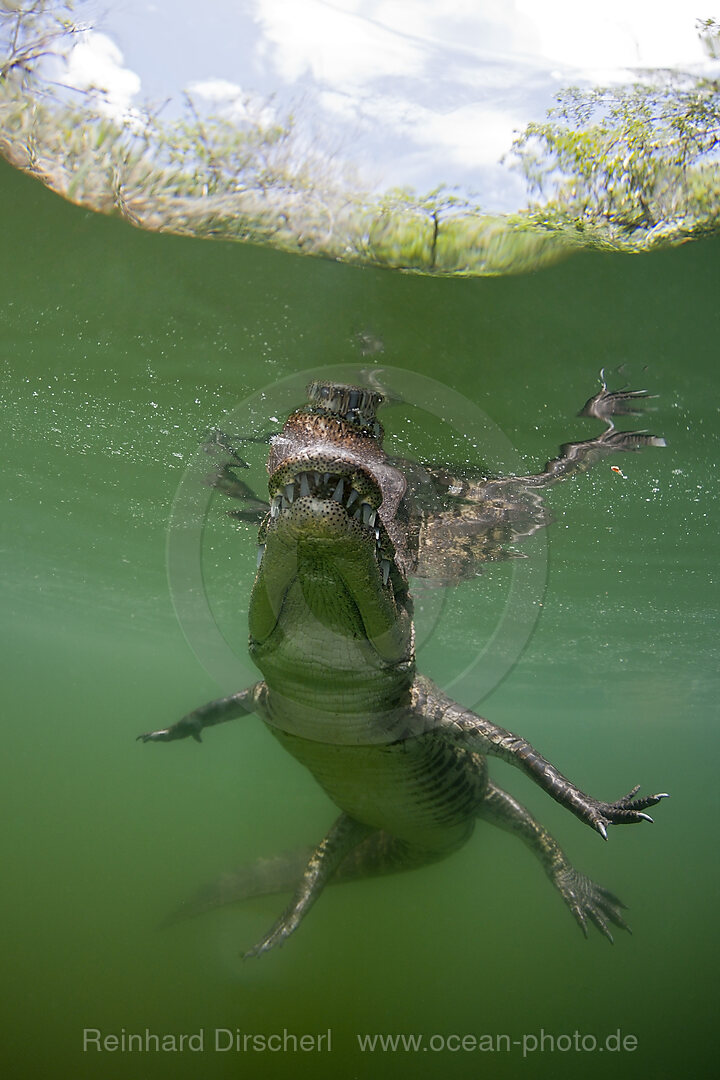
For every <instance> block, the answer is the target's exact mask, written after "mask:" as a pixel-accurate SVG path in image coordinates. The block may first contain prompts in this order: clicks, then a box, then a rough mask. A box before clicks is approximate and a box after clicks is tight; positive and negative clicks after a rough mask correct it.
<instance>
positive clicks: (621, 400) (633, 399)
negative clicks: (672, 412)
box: [578, 381, 656, 424]
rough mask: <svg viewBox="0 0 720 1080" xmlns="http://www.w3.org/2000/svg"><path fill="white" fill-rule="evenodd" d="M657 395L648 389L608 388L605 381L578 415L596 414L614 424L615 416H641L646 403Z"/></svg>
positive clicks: (599, 418) (595, 415)
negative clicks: (649, 392) (650, 392)
mask: <svg viewBox="0 0 720 1080" xmlns="http://www.w3.org/2000/svg"><path fill="white" fill-rule="evenodd" d="M655 396H656V395H655V394H648V392H647V390H608V388H607V386H606V385H605V382H604V381H603V384H602V390H600V392H599V393H597V394H595V395H594V396H593V397H591V398H590V399H589V400H588V401H586V402H585V404H584V405H583V407H582V409H581V410H580V412H579V413H578V416H594V417H595V418H596V419H597V420H604V421H605V422H606V423H609V424H612V419H611V417H613V416H640V415H641V414H642V413H643V412H644V411H645V410H644V408H643V405H644V403H645V402H646V401H648V400H652V399H653V398H654V397H655Z"/></svg>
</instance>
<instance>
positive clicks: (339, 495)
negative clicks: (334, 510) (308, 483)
mask: <svg viewBox="0 0 720 1080" xmlns="http://www.w3.org/2000/svg"><path fill="white" fill-rule="evenodd" d="M344 492H345V481H344V480H343V479H342V478H341V479H340V480H338V485H337V487H336V488H335V490H334V491H333V493H332V497H333V499H335V500H336V501H337V502H339V503H341V502H342V501H343V494H344Z"/></svg>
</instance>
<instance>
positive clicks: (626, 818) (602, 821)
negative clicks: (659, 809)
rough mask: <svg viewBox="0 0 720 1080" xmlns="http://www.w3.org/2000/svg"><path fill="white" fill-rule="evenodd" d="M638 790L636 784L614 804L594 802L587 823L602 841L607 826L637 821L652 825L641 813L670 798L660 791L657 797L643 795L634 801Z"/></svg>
mask: <svg viewBox="0 0 720 1080" xmlns="http://www.w3.org/2000/svg"><path fill="white" fill-rule="evenodd" d="M639 790H640V785H639V784H638V785H637V786H636V787H634V788H633V789H632V791H629V792H628V793H627V795H625V796H623V798H622V799H618V800H617V801H616V802H613V803H603V802H594V803H593V804H592V809H591V812H590V813H589V814H588V817H587V822H588V824H589V825H592V827H593V828H594V829H596V830H597V832H599V833H600V835H601V836H602V838H603V840H607V826H608V825H635V824H636V823H637V822H638V821H649V822H650V823H651V824H652V820H653V819H652V818H651V817H650V815H649V814H645V813H643V811H644V810H646V809H647V808H648V806H655V805H656V804H657V803H659V802H660V800H661V799H668V798H669V797H670V796H669V795H668V793H667V792H666V791H661V792H660V793H659V794H658V795H644V796H643V797H642V798H640V799H636V798H634V796H635V795H636V794H637V792H638V791H639Z"/></svg>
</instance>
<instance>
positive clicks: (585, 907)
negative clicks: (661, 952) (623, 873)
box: [553, 866, 632, 944]
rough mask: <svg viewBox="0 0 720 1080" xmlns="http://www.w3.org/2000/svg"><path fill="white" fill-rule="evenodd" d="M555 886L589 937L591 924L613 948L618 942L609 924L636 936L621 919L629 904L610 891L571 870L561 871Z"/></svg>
mask: <svg viewBox="0 0 720 1080" xmlns="http://www.w3.org/2000/svg"><path fill="white" fill-rule="evenodd" d="M553 882H554V884H555V887H556V888H557V890H558V892H559V893H560V895H561V896H562V898H563V900H564V901H565V903H566V904H567V906H568V907H569V908H570V911H571V912H572V914H573V917H574V918H575V921H576V922H577V924H578V926H579V927H580V929H581V930H582V932H583V934H584V935H585V937H587V936H588V922H590V923H592V924H593V925H594V926H596V927H597V929H598V930H599V931H600V933H601V934H602V935H603V936H604V937H606V938H607V940H608V941H609V942H610V944H614V941H615V939H614V938H613V935H612V932H611V930H610V927H609V925H608V923H613V924H614V925H615V926H618V927H620V929H621V930H627V932H628V933H629V934H631V933H632V930H631V929H630V927H629V926H628V924H627V923H626V922H625V920H624V918H623V917H622V915H621V910H622V909H624V908H625V904H623V902H622V900H619V899H618V897H617V896H615V894H614V893H611V892H610V890H609V889H604V888H603V887H602V885H597V884H596V883H595V882H594V881H591V879H590V878H588V877H585V875H584V874H581V873H579V872H578V871H577V870H574V869H573V868H572V867H571V866H569V867H566V868H565V869H563V870H561V871H560V872H559V873H558V874H557V875H556V876H555V877H554V879H553Z"/></svg>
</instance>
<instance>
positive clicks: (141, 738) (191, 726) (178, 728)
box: [135, 713, 202, 743]
mask: <svg viewBox="0 0 720 1080" xmlns="http://www.w3.org/2000/svg"><path fill="white" fill-rule="evenodd" d="M201 731H202V721H201V720H200V718H199V717H197V716H193V715H192V713H191V714H190V715H189V716H184V717H183V718H182V720H178V722H177V724H172V725H171V726H170V727H167V728H158V730H157V731H146V732H145V733H144V734H143V735H138V736H137V738H136V739H135V742H144V743H145V742H172V741H173V740H174V739H186V738H187V737H188V735H192V737H193V739H194V740H195V742H202V738H201V737H200V732H201Z"/></svg>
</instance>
